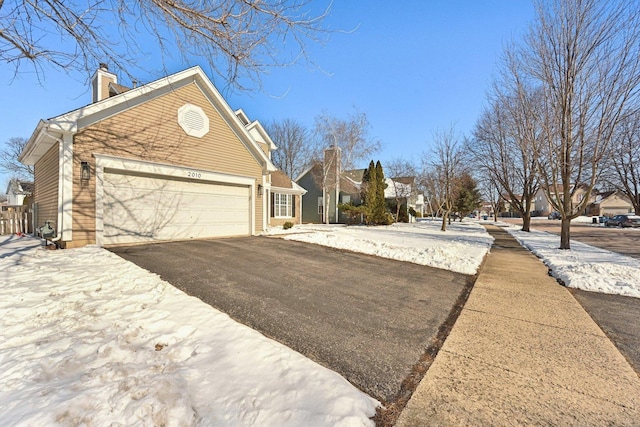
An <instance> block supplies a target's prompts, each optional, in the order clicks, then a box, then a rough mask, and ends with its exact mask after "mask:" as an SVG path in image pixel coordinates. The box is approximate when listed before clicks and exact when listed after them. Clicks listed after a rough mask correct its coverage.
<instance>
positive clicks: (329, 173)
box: [295, 147, 424, 224]
mask: <svg viewBox="0 0 640 427" xmlns="http://www.w3.org/2000/svg"><path fill="white" fill-rule="evenodd" d="M364 172H365V169H351V170H342V169H341V161H340V148H335V147H331V148H328V149H327V150H325V153H324V162H318V163H315V164H313V165H312V166H310V167H309V168H307V169H306V170H305V171H303V172H302V173H301V174H300V175H299V176H298V177H297V178H296V180H295V181H296V182H297V183H298V184H299V185H300V186H302V187H303V188H304V189H305V190H307V193H306V194H305V195H304V196H303V197H302V202H303V203H302V206H303V207H302V222H304V223H323V222H324V219H325V217H324V214H325V212H327V215H328V216H329V223H331V224H335V223H339V224H344V223H347V222H348V221H349V218H348V217H347V215H345V214H344V213H343V212H342V211H341V210H340V209H339V208H338V205H339V204H341V203H352V204H354V205H356V206H358V205H360V204H361V203H362V200H361V191H360V190H361V186H362V177H363V176H364ZM336 177H338V179H336ZM323 180H324V182H325V183H326V185H325V186H324V187H325V188H324V190H325V191H326V192H323V185H322V182H323ZM396 180H397V181H399V182H400V183H399V185H398V187H397V188H401V189H402V190H401V191H400V192H399V195H402V196H404V194H408V195H409V196H408V201H407V202H408V205H407V208H409V207H412V208H414V209H415V210H416V211H417V212H420V214H421V215H422V214H424V195H422V194H418V193H417V191H416V190H415V184H414V183H415V178H413V177H404V178H397V179H396ZM386 183H387V188H386V189H385V199H387V200H393V201H394V202H395V188H396V187H395V186H394V181H393V179H389V178H387V179H386ZM405 191H406V193H405ZM325 204H328V209H326V210H325V208H324V205H325Z"/></svg>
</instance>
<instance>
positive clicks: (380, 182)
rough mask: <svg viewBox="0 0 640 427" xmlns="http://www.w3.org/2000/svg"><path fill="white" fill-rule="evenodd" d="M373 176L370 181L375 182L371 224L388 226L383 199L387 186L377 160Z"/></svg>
mask: <svg viewBox="0 0 640 427" xmlns="http://www.w3.org/2000/svg"><path fill="white" fill-rule="evenodd" d="M373 170H374V171H375V175H374V176H373V177H372V179H371V180H372V181H374V180H375V182H376V185H375V189H374V190H375V201H374V203H373V204H372V205H371V211H372V218H371V222H372V223H373V224H390V222H391V221H390V218H389V215H388V213H387V205H386V203H385V199H384V190H385V188H386V187H387V184H386V183H385V180H384V171H383V169H382V164H381V163H380V161H379V160H378V162H377V163H376V166H375V169H373Z"/></svg>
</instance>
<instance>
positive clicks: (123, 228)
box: [103, 173, 251, 245]
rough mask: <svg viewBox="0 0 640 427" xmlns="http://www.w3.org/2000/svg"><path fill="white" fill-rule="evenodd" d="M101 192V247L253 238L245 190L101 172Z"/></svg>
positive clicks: (219, 185) (226, 186)
mask: <svg viewBox="0 0 640 427" xmlns="http://www.w3.org/2000/svg"><path fill="white" fill-rule="evenodd" d="M103 189H104V198H103V201H104V202H103V220H104V236H103V242H104V244H105V245H109V244H124V243H138V242H151V241H160V240H187V239H193V238H207V237H224V236H241V235H245V236H246V235H249V234H251V233H250V224H251V221H250V216H249V215H250V207H249V187H247V186H234V185H226V184H213V183H203V182H193V181H181V180H172V179H163V178H159V177H152V176H139V175H124V174H119V173H105V174H104V186H103Z"/></svg>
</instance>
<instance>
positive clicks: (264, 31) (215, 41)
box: [0, 0, 331, 88]
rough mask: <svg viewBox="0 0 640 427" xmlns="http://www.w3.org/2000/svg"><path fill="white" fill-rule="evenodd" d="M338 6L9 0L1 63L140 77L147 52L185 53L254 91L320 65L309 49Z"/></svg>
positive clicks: (249, 0)
mask: <svg viewBox="0 0 640 427" xmlns="http://www.w3.org/2000/svg"><path fill="white" fill-rule="evenodd" d="M330 6H331V4H330V3H329V4H328V6H327V7H326V8H325V9H324V10H321V11H320V12H319V13H314V12H312V10H313V9H312V3H311V1H310V0H291V1H285V0H214V1H210V2H209V1H192V0H138V1H128V0H88V1H80V0H64V1H63V0H25V1H19V0H3V1H1V2H0V61H1V62H5V63H7V64H10V65H12V66H13V67H14V70H15V72H16V73H18V71H19V70H21V69H22V68H23V67H25V66H29V67H31V68H32V69H33V70H35V71H36V73H38V75H39V76H42V75H43V74H44V72H45V70H47V69H49V68H58V69H63V70H65V71H68V70H69V69H72V70H79V71H81V72H84V73H86V74H87V76H88V75H89V74H90V73H92V72H93V71H94V70H95V68H96V65H97V64H98V63H101V62H105V63H109V64H110V66H111V68H112V70H113V71H117V72H118V71H119V72H122V73H124V74H126V75H127V76H129V77H130V78H131V79H132V80H133V79H135V76H134V73H135V72H136V71H137V70H144V65H141V63H142V57H143V56H145V55H150V54H158V53H159V54H160V55H161V56H162V59H163V61H166V58H168V57H171V55H172V54H176V53H177V54H179V55H180V57H181V58H182V59H183V60H185V62H188V63H191V62H192V61H193V58H201V59H203V60H205V61H206V62H207V63H208V65H209V66H210V67H211V69H212V70H213V71H214V72H215V73H217V74H218V75H220V76H221V77H223V78H224V79H225V81H226V82H227V83H228V84H229V85H231V86H234V87H238V88H247V85H248V84H256V85H258V86H259V85H260V83H261V76H262V75H263V74H265V73H266V72H268V71H269V69H271V68H274V67H282V66H287V65H291V64H294V63H296V62H298V61H300V60H303V61H306V62H307V63H308V64H311V65H315V64H314V63H313V60H312V59H311V57H310V56H309V55H308V52H307V47H308V45H309V44H312V43H319V44H322V43H323V42H324V41H325V40H326V36H327V35H328V34H329V32H330V31H329V30H328V29H326V28H325V27H324V26H323V25H324V24H323V22H324V18H325V17H326V16H327V15H328V13H329V11H330ZM138 61H140V62H138Z"/></svg>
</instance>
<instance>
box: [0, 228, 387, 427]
mask: <svg viewBox="0 0 640 427" xmlns="http://www.w3.org/2000/svg"><path fill="white" fill-rule="evenodd" d="M39 245H40V241H39V240H37V239H32V238H27V237H25V238H17V237H7V236H2V237H0V283H1V284H2V285H0V363H1V364H2V370H1V371H0V419H2V424H3V425H24V426H35V425H53V424H62V425H127V426H128V425H136V426H159V425H167V426H189V425H200V426H209V425H211V426H213V425H215V426H255V425H260V426H301V425H304V426H335V425H338V426H366V425H373V423H372V421H371V420H370V419H369V418H370V417H372V416H373V415H374V413H375V407H376V406H377V405H378V402H376V401H375V400H373V399H372V398H370V397H369V396H367V395H365V394H364V393H362V392H360V391H359V390H357V389H356V388H355V387H353V386H352V385H351V384H349V383H348V382H347V381H346V380H345V379H344V378H342V377H341V376H339V375H338V374H336V373H335V372H333V371H330V370H328V369H326V368H323V367H321V366H319V365H318V364H316V363H314V362H312V361H310V360H309V359H307V358H305V357H304V356H302V355H300V354H299V353H296V352H294V351H292V350H291V349H289V348H287V347H285V346H283V345H281V344H279V343H277V342H274V341H272V340H269V339H267V338H265V337H264V336H263V335H261V334H259V333H258V332H256V331H254V330H252V329H250V328H248V327H245V326H243V325H241V324H239V323H237V322H235V321H233V320H232V319H231V318H229V317H228V316H227V315H226V314H223V313H221V312H219V311H217V310H215V309H213V308H211V307H210V306H208V305H206V304H204V303H203V302H201V301H200V300H199V299H197V298H193V297H190V296H188V295H186V294H184V293H182V292H181V291H179V290H177V289H176V288H174V287H173V286H171V285H170V284H169V283H167V282H164V281H162V280H160V278H159V277H158V276H156V275H154V274H151V273H149V272H147V271H145V270H143V269H141V268H139V267H137V266H135V265H134V264H132V263H129V262H127V261H125V260H123V259H121V258H119V257H117V256H116V255H114V254H112V253H110V252H108V251H106V250H103V249H100V248H97V247H85V248H82V249H70V250H64V251H47V250H44V249H43V248H42V247H40V246H39Z"/></svg>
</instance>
